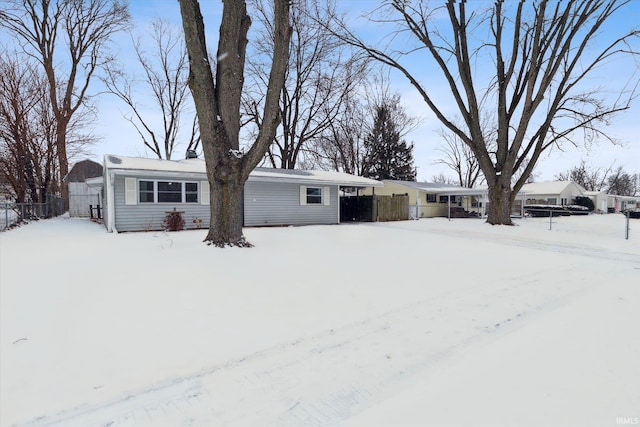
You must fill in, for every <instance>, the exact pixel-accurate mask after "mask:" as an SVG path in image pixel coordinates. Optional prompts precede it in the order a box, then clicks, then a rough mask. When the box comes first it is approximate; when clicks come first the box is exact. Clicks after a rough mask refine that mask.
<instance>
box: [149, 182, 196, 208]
mask: <svg viewBox="0 0 640 427" xmlns="http://www.w3.org/2000/svg"><path fill="white" fill-rule="evenodd" d="M138 194H139V198H140V203H198V183H197V182H181V181H142V180H141V181H139V183H138Z"/></svg>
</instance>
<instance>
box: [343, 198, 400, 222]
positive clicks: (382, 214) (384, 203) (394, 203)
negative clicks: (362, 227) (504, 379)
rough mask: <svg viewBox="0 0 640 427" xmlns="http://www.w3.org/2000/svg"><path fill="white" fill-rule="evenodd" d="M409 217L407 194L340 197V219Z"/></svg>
mask: <svg viewBox="0 0 640 427" xmlns="http://www.w3.org/2000/svg"><path fill="white" fill-rule="evenodd" d="M407 219H409V196H408V195H406V194H397V195H393V196H379V195H373V196H357V197H342V198H341V199H340V221H341V222H352V221H404V220H407Z"/></svg>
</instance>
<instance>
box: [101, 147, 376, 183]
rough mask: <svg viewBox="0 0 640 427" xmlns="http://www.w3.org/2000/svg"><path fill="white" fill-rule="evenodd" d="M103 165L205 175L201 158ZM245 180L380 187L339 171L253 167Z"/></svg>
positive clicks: (120, 159)
mask: <svg viewBox="0 0 640 427" xmlns="http://www.w3.org/2000/svg"><path fill="white" fill-rule="evenodd" d="M104 162H105V166H106V167H107V169H108V170H110V171H114V172H120V173H126V172H132V171H136V172H141V173H145V172H146V173H158V172H162V173H166V174H171V175H176V174H206V165H205V162H204V160H203V159H198V158H196V159H183V160H159V159H145V158H140V157H125V156H116V155H111V154H107V155H105V158H104ZM249 180H250V181H251V180H257V181H278V182H297V183H302V184H304V183H309V184H332V185H341V186H345V187H380V186H382V185H383V184H382V183H381V182H380V181H376V180H373V179H369V178H363V177H360V176H355V175H351V174H348V173H343V172H331V171H315V170H297V169H295V170H291V169H274V168H255V169H254V170H253V171H252V172H251V174H249Z"/></svg>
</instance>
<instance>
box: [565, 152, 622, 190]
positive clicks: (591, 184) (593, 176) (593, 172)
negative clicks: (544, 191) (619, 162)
mask: <svg viewBox="0 0 640 427" xmlns="http://www.w3.org/2000/svg"><path fill="white" fill-rule="evenodd" d="M612 168H613V165H611V166H609V167H608V168H606V169H602V168H593V167H590V166H589V165H587V163H586V162H585V161H584V160H582V161H581V162H580V164H579V165H578V166H575V167H573V168H571V169H570V170H568V171H566V172H561V173H559V174H557V175H556V176H555V179H557V180H559V181H573V182H575V183H576V184H579V185H581V186H582V187H584V188H585V190H588V191H602V190H604V189H605V187H606V183H607V178H608V177H609V174H610V173H611V170H612Z"/></svg>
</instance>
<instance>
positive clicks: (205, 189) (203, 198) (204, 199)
mask: <svg viewBox="0 0 640 427" xmlns="http://www.w3.org/2000/svg"><path fill="white" fill-rule="evenodd" d="M210 197H211V196H210V190H209V181H200V204H201V205H209V204H210V199H209V198H210Z"/></svg>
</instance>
